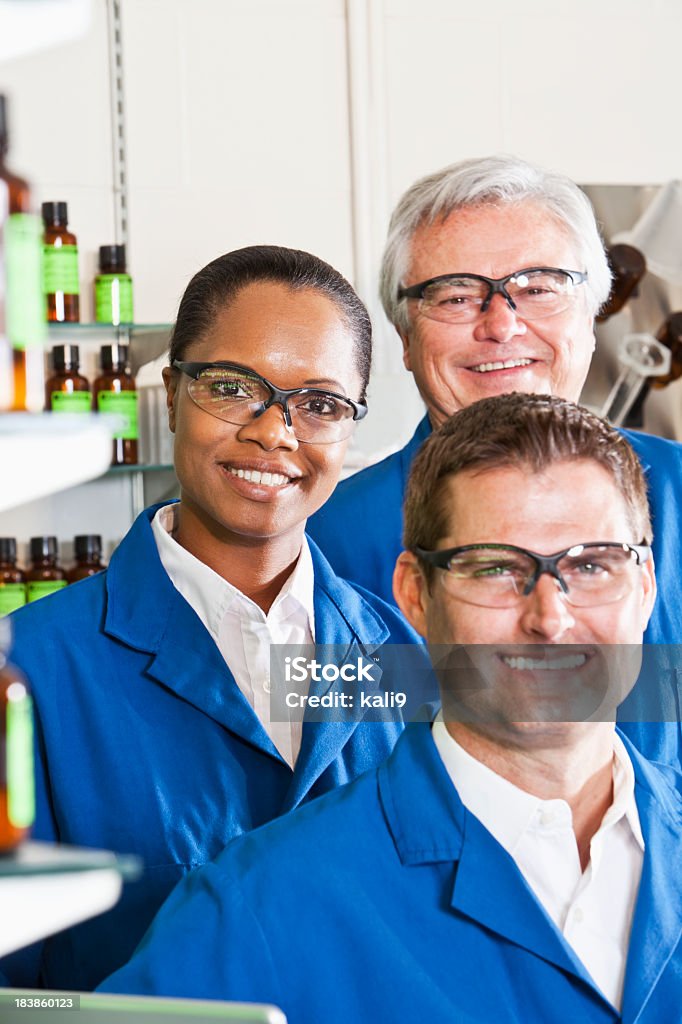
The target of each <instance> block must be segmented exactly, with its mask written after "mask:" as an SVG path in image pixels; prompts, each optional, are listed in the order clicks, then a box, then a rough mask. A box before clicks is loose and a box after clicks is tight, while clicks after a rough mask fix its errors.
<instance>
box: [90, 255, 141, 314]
mask: <svg viewBox="0 0 682 1024" xmlns="http://www.w3.org/2000/svg"><path fill="white" fill-rule="evenodd" d="M133 319H134V318H133V279H132V278H131V276H130V274H129V273H128V272H127V271H126V247H125V245H100V247H99V274H98V275H97V277H96V278H95V320H96V321H97V322H98V323H104V324H131V323H132V322H133Z"/></svg>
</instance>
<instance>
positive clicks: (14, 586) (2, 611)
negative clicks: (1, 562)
mask: <svg viewBox="0 0 682 1024" xmlns="http://www.w3.org/2000/svg"><path fill="white" fill-rule="evenodd" d="M23 604H26V584H25V583H0V615H9V613H10V612H13V611H15V609H17V608H21V606H22V605H23Z"/></svg>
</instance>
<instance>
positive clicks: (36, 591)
mask: <svg viewBox="0 0 682 1024" xmlns="http://www.w3.org/2000/svg"><path fill="white" fill-rule="evenodd" d="M65 586H66V580H31V581H30V582H29V583H28V584H27V587H26V601H27V602H31V601H37V600H38V599H39V598H41V597H45V596H46V595H47V594H54V592H55V591H56V590H61V589H62V588H63V587H65Z"/></svg>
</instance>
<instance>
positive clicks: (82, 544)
mask: <svg viewBox="0 0 682 1024" xmlns="http://www.w3.org/2000/svg"><path fill="white" fill-rule="evenodd" d="M73 548H74V554H75V556H76V564H75V565H74V566H73V568H72V569H69V571H68V572H67V574H66V578H67V580H68V581H69V583H77V582H78V580H84V579H86V578H87V577H88V576H94V575H95V574H96V573H98V572H101V571H102V569H106V565H104V563H103V562H102V538H101V537H100V536H99V534H96V533H83V534H79V535H78V536H77V537H74V539H73Z"/></svg>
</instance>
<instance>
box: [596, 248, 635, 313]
mask: <svg viewBox="0 0 682 1024" xmlns="http://www.w3.org/2000/svg"><path fill="white" fill-rule="evenodd" d="M607 256H608V258H609V266H610V267H611V271H612V273H613V280H612V283H611V291H610V293H609V297H608V299H607V300H606V302H605V303H604V305H603V306H602V308H601V309H600V310H599V313H598V314H597V317H596V319H597V322H598V323H604V321H605V320H608V319H609V317H610V316H613V315H614V313H620V311H621V309H622V308H623V306H624V305H625V304H626V302H628V300H629V299H631V298H634V297H635V296H636V295H637V287H638V285H639V282H640V281H641V280H642V278H643V277H644V275H645V274H646V260H645V258H644V256H643V254H642V253H641V252H640V251H639V249H635V247H634V246H633V245H625V244H623V243H620V242H618V243H617V244H616V245H612V246H610V247H609V249H608V250H607Z"/></svg>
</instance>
